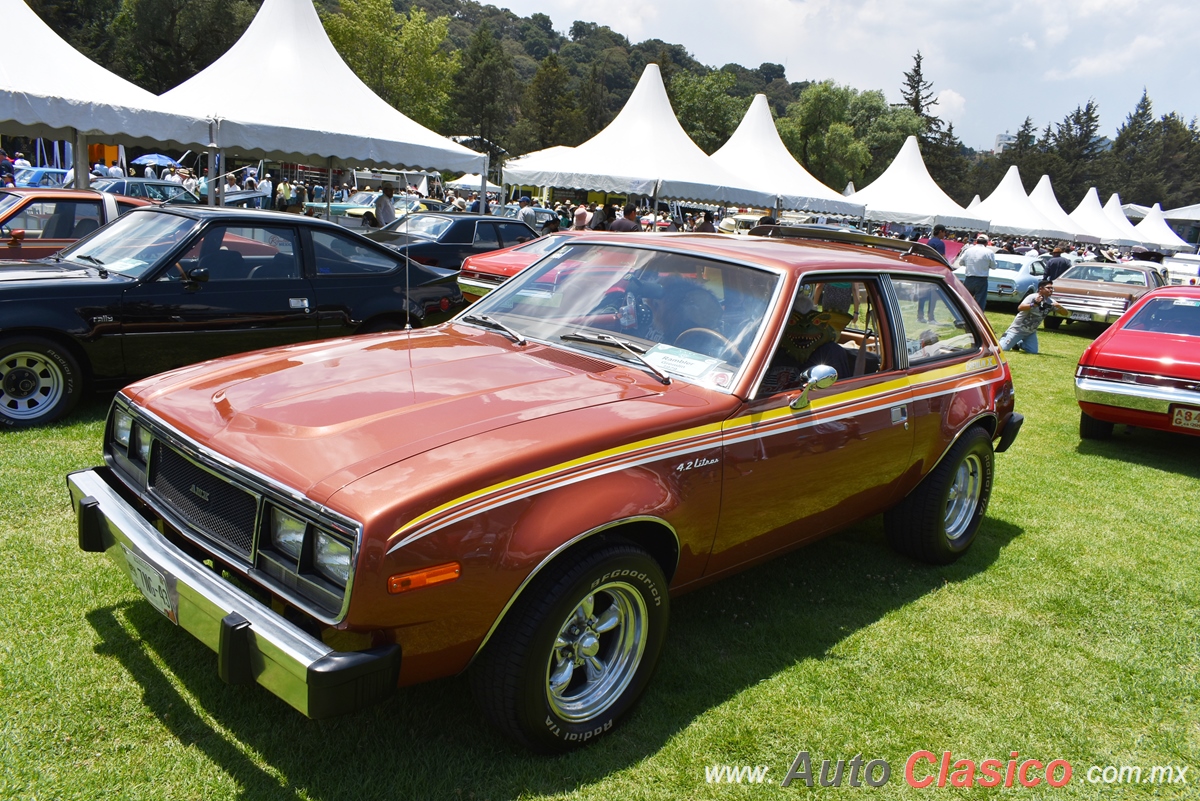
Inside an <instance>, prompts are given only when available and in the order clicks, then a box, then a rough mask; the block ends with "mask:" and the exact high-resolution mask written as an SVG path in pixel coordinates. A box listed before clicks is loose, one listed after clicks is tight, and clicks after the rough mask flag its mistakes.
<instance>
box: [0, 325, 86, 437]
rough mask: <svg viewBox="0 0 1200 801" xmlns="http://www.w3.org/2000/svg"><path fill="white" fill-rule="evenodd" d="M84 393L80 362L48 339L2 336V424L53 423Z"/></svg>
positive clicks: (0, 403) (15, 426)
mask: <svg viewBox="0 0 1200 801" xmlns="http://www.w3.org/2000/svg"><path fill="white" fill-rule="evenodd" d="M82 394H83V374H82V372H81V371H80V369H79V363H78V362H76V361H75V357H73V356H72V355H71V354H70V353H69V352H67V350H66V348H64V347H62V346H61V345H59V344H57V343H55V342H51V341H50V340H48V339H43V338H41V337H34V336H18V337H7V338H4V339H0V426H7V427H10V428H27V427H29V426H36V425H43V424H45V423H50V422H53V421H55V420H57V419H59V418H60V417H62V416H63V415H65V414H66V413H67V412H69V411H71V409H73V408H74V407H75V404H76V403H78V402H79V398H80V396H81V395H82Z"/></svg>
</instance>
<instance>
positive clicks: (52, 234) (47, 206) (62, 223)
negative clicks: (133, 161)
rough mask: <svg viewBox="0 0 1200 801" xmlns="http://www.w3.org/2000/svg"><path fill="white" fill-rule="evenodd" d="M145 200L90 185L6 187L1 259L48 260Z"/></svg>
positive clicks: (0, 196)
mask: <svg viewBox="0 0 1200 801" xmlns="http://www.w3.org/2000/svg"><path fill="white" fill-rule="evenodd" d="M146 205H149V201H148V200H143V199H141V198H132V197H124V196H118V195H112V194H109V193H107V192H95V191H92V190H90V189H46V188H40V187H36V188H30V189H12V188H9V189H4V190H0V245H3V246H4V247H3V249H2V252H0V259H22V260H27V259H43V258H45V257H47V256H53V255H54V254H55V253H57V252H58V251H60V250H62V249H63V248H65V247H66V246H67V245H71V244H74V242H75V240H77V239H83V237H85V236H87V235H88V234H90V233H91V232H92V231H95V230H96V229H97V228H99V227H100V226H102V225H106V224H108V223H110V222H112V221H113V220H115V219H117V217H118V216H120V215H122V214H124V213H125V212H127V211H132V210H133V209H136V208H138V207H139V206H146Z"/></svg>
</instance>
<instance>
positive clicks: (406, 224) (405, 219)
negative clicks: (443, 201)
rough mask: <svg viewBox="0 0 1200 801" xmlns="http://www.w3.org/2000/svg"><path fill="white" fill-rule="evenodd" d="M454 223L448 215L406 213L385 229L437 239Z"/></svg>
mask: <svg viewBox="0 0 1200 801" xmlns="http://www.w3.org/2000/svg"><path fill="white" fill-rule="evenodd" d="M452 224H453V221H452V220H450V219H448V218H446V217H435V216H432V215H429V214H405V215H404V216H402V217H397V218H396V219H395V220H393V221H392V222H391V223H389V224H388V225H386V226H384V228H383V230H385V231H392V232H394V233H397V234H413V235H414V236H421V237H425V238H427V239H437V238H438V237H439V236H441V235H442V233H443V232H444V231H445V230H446V229H447V228H449V227H450V226H451V225H452Z"/></svg>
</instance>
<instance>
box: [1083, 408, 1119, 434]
mask: <svg viewBox="0 0 1200 801" xmlns="http://www.w3.org/2000/svg"><path fill="white" fill-rule="evenodd" d="M1112 433H1113V424H1112V423H1109V422H1108V421H1106V420H1097V419H1096V418H1095V417H1092V416H1091V415H1090V414H1088V413H1087V412H1085V411H1080V412H1079V438H1080V439H1109V438H1111V437H1112Z"/></svg>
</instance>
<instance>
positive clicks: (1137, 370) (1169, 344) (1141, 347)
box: [1075, 286, 1200, 439]
mask: <svg viewBox="0 0 1200 801" xmlns="http://www.w3.org/2000/svg"><path fill="white" fill-rule="evenodd" d="M1075 397H1076V399H1077V400H1078V401H1079V407H1080V412H1079V436H1081V437H1083V438H1084V439H1106V438H1108V437H1110V436H1112V431H1113V424H1114V423H1124V424H1126V425H1131V426H1141V427H1142V428H1154V429H1158V430H1159V431H1173V432H1181V433H1184V434H1200V287H1192V286H1170V287H1164V288H1162V289H1156V290H1154V291H1153V292H1149V293H1147V294H1146V295H1144V296H1142V298H1141V300H1139V301H1138V302H1137V303H1136V304H1134V306H1133V307H1132V308H1131V309H1130V310H1129V311H1127V312H1126V313H1125V315H1124V316H1123V317H1121V319H1120V320H1118V321H1117V322H1116V324H1114V325H1113V326H1112V327H1111V328H1109V329H1108V330H1107V331H1105V332H1104V333H1103V334H1101V335H1100V336H1099V337H1098V338H1097V339H1096V341H1095V342H1093V343H1092V344H1091V345H1089V346H1088V348H1087V350H1085V351H1084V352H1083V355H1082V356H1080V357H1079V367H1078V368H1077V369H1076V371H1075Z"/></svg>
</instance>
